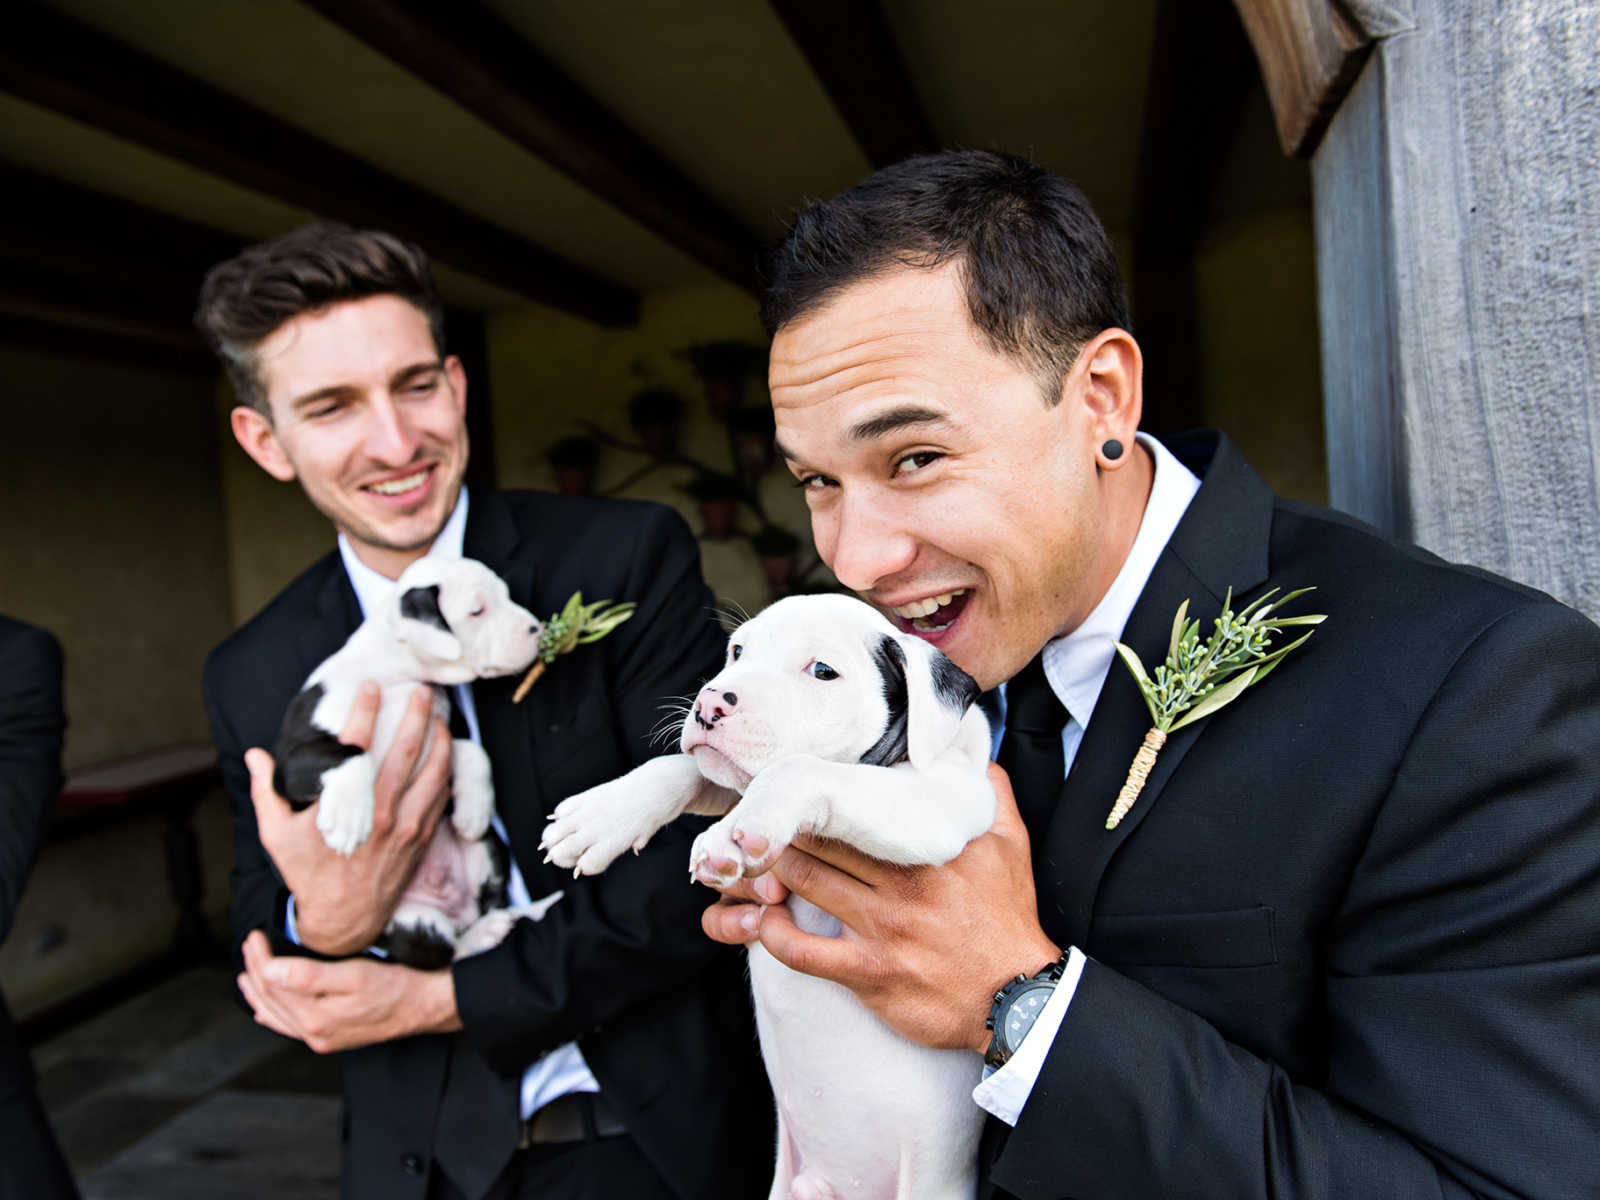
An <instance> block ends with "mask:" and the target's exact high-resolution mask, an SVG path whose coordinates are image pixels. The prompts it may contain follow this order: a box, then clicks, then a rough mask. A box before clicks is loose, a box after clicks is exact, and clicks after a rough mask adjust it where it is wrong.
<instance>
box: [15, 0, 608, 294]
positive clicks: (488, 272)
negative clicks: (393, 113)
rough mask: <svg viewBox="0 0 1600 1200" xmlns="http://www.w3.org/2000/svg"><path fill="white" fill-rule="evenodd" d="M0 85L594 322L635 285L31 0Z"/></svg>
mask: <svg viewBox="0 0 1600 1200" xmlns="http://www.w3.org/2000/svg"><path fill="white" fill-rule="evenodd" d="M6 25H7V28H6V37H5V38H4V39H0V90H4V91H6V92H9V93H10V94H12V95H14V96H17V97H19V98H20V99H23V100H26V101H28V102H30V103H32V104H37V105H40V106H42V107H45V108H49V109H52V110H54V111H55V112H58V113H61V114H63V115H65V116H69V117H72V118H74V119H76V120H79V121H83V122H85V123H87V124H90V125H93V126H95V127H96V128H99V129H102V130H104V131H106V132H108V133H111V134H115V135H116V136H118V137H122V138H126V139H128V140H130V141H133V142H137V143H138V144H140V145H142V146H145V147H147V148H148V149H151V150H154V151H156V152H158V153H160V154H164V155H167V156H168V157H171V158H175V159H178V160H179V161H181V162H185V163H189V164H190V165H192V166H196V167H199V168H201V169H202V170H205V171H209V172H211V173H213V174H216V175H220V176H222V177H223V178H225V179H229V180H231V181H233V182H234V183H238V184H242V185H244V186H245V187H249V188H252V189H254V190H256V191H258V192H262V193H264V194H266V195H269V196H273V197H276V198H277V199H279V200H283V201H286V202H288V203H290V204H294V205H298V206H300V207H303V208H308V209H310V210H312V211H313V212H316V213H319V214H321V215H323V216H325V217H329V218H333V219H336V220H342V221H348V222H350V223H352V224H356V225H367V226H377V227H381V228H384V229H388V230H391V231H392V232H394V233H397V234H400V235H401V236H404V237H407V238H410V239H412V240H414V241H417V242H419V243H421V244H423V245H425V246H426V247H427V249H428V251H429V253H430V254H432V255H433V256H435V257H436V258H438V259H439V260H441V261H443V262H448V263H450V264H451V265H452V266H455V267H458V268H460V269H461V270H463V271H467V272H469V273H471V274H474V275H477V276H480V277H481V278H483V279H486V280H488V281H490V282H493V283H497V284H499V285H501V286H503V287H507V288H510V289H511V290H513V291H515V292H518V293H520V294H521V295H524V296H527V297H528V298H530V299H533V300H537V301H540V302H541V303H545V304H549V305H552V306H554V307H556V308H561V309H564V310H566V311H567V312H571V313H574V314H577V315H579V316H582V317H586V318H587V319H589V320H592V321H595V322H598V323H599V324H602V325H628V324H632V323H634V322H636V321H637V320H638V311H639V298H638V296H637V295H636V294H635V293H633V292H632V291H630V290H628V289H627V288H624V287H621V286H619V285H618V284H615V283H612V282H611V281H609V280H606V279H603V278H601V277H600V276H598V275H596V274H594V273H593V272H591V271H589V270H587V269H585V268H583V267H581V266H578V265H577V264H575V263H572V262H570V261H568V260H566V259H564V258H561V257H559V256H557V255H555V254H553V253H551V252H550V251H548V250H545V249H542V248H541V247H538V246H535V245H533V244H532V243H531V242H529V241H527V240H526V239H525V238H522V237H520V236H518V235H516V234H513V233H509V232H507V231H505V230H503V229H500V228H499V227H497V226H495V225H492V224H490V223H489V222H487V221H484V220H482V219H480V218H478V217H475V216H473V215H471V214H469V213H467V212H465V211H463V210H461V209H459V208H457V207H456V206H455V205H453V204H450V203H449V202H447V201H445V200H442V199H440V198H439V197H437V196H435V195H433V194H431V193H429V192H425V191H423V190H422V189H421V188H418V187H416V186H415V185H413V184H411V183H408V182H406V181H405V180H402V179H399V178H396V177H395V176H392V175H390V174H388V173H387V172H384V171H381V170H379V169H378V168H376V167H373V166H371V165H370V164H368V163H366V162H364V161H363V160H361V159H359V158H356V157H355V156H353V155H351V154H348V153H346V152H345V151H343V150H340V149H338V148H337V147H334V146H332V145H330V144H328V143H327V142H324V141H322V140H320V139H318V138H316V137H313V136H312V135H310V134H308V133H305V132H303V131H302V130H300V129H298V128H296V127H295V126H292V125H290V124H288V123H287V122H284V121H281V120H279V119H278V118H276V117H273V116H271V115H269V114H267V113H264V112H261V111H260V110H258V109H255V108H252V107H250V106H249V105H247V104H245V103H243V102H242V101H240V100H238V99H236V98H234V97H233V96H230V95H228V94H227V93H225V92H221V91H218V90H217V89H215V88H213V87H211V86H209V85H207V84H204V83H201V82H199V81H198V80H195V79H193V78H191V77H189V76H187V75H184V74H182V73H181V72H179V71H176V70H174V69H173V68H171V67H168V66H166V65H165V64H163V63H160V62H158V61H156V60H155V59H152V58H149V57H146V56H145V55H143V54H140V53H138V52H137V51H134V50H132V49H130V48H128V47H127V46H125V45H123V44H122V43H120V42H117V41H115V40H113V39H111V38H109V37H107V36H105V35H104V34H102V33H99V32H97V31H96V30H94V29H91V28H89V27H88V26H86V25H82V24H80V23H78V22H76V21H73V20H71V19H70V18H68V17H66V16H64V15H62V14H60V13H58V12H55V11H52V10H49V9H46V8H43V7H41V6H39V5H37V4H33V3H26V4H18V5H13V6H12V7H11V8H9V9H8V11H7V14H6Z"/></svg>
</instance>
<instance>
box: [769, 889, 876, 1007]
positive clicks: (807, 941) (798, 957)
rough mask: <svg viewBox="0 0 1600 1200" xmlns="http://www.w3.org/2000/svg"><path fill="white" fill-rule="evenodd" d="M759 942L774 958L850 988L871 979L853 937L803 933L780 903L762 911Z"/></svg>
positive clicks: (808, 973) (793, 968)
mask: <svg viewBox="0 0 1600 1200" xmlns="http://www.w3.org/2000/svg"><path fill="white" fill-rule="evenodd" d="M858 886H859V885H858ZM795 890H796V891H798V890H799V889H798V888H797V889H795ZM836 915H837V914H836ZM761 944H762V945H763V946H764V947H766V949H767V952H768V953H769V954H771V955H772V957H773V958H775V959H777V960H778V961H779V962H781V963H782V964H783V965H784V966H786V967H788V968H790V969H791V970H795V971H799V972H800V973H801V974H803V975H815V976H817V977H818V978H819V979H831V980H832V981H833V982H834V983H840V984H843V985H844V986H846V987H849V988H860V987H862V986H864V985H866V984H867V983H869V982H870V981H871V979H872V972H871V962H870V960H869V959H868V957H867V955H866V953H865V952H864V951H863V950H862V949H861V946H860V943H859V942H857V941H856V939H855V938H853V937H850V936H848V935H847V936H844V937H823V936H822V935H820V934H815V933H806V932H805V931H804V930H803V929H801V928H800V927H799V926H798V925H796V924H795V923H794V917H793V916H792V915H791V914H790V912H789V910H788V909H787V908H785V907H783V906H782V905H779V906H777V907H775V908H769V909H767V910H766V911H765V912H764V913H762V914H761Z"/></svg>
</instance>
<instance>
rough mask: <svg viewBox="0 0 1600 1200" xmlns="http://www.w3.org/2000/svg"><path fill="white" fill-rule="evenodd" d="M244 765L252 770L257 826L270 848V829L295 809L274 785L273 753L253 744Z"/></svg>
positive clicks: (246, 752) (247, 752) (252, 791)
mask: <svg viewBox="0 0 1600 1200" xmlns="http://www.w3.org/2000/svg"><path fill="white" fill-rule="evenodd" d="M244 766H245V770H247V771H249V772H250V803H251V804H253V805H254V806H255V810H256V828H257V829H258V830H260V833H261V843H262V845H264V846H266V847H267V848H268V849H269V850H270V849H271V847H272V844H273V841H272V836H271V833H270V831H271V830H272V829H275V828H277V827H278V826H279V825H281V824H282V823H283V821H284V820H285V819H286V818H287V817H288V816H290V814H291V813H292V812H293V810H292V809H291V808H290V807H289V802H288V801H287V800H285V799H284V798H283V797H282V796H280V795H278V793H277V791H276V790H275V789H274V788H273V786H272V774H273V771H274V769H275V764H274V763H273V761H272V755H270V754H268V753H267V752H266V751H265V750H259V749H257V748H255V747H253V746H252V747H251V748H250V749H249V750H246V751H245V752H244Z"/></svg>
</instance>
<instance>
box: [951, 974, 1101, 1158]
mask: <svg viewBox="0 0 1600 1200" xmlns="http://www.w3.org/2000/svg"><path fill="white" fill-rule="evenodd" d="M1087 961H1088V960H1087V959H1086V958H1085V957H1084V954H1083V951H1082V950H1079V949H1078V948H1077V947H1076V946H1073V947H1071V948H1070V949H1069V950H1068V952H1067V968H1066V970H1065V971H1063V972H1062V973H1061V979H1060V981H1059V982H1057V984H1056V986H1055V990H1054V991H1052V992H1051V993H1050V999H1048V1000H1047V1001H1045V1005H1044V1008H1043V1009H1041V1010H1040V1012H1039V1019H1038V1020H1036V1021H1035V1022H1034V1023H1033V1028H1032V1029H1030V1030H1028V1035H1027V1036H1026V1037H1024V1038H1023V1039H1022V1045H1020V1046H1018V1047H1017V1052H1016V1053H1015V1054H1013V1055H1012V1056H1011V1058H1010V1059H1009V1060H1007V1062H1006V1065H1005V1066H1003V1067H1001V1068H1000V1069H999V1070H991V1069H987V1068H986V1069H985V1070H984V1073H983V1081H982V1082H981V1083H979V1084H978V1086H977V1087H975V1088H973V1089H972V1098H973V1099H974V1100H976V1101H977V1102H978V1106H979V1107H980V1108H983V1109H985V1110H986V1111H988V1112H989V1113H990V1114H991V1115H992V1116H994V1117H997V1118H998V1119H999V1120H1002V1121H1004V1122H1005V1123H1006V1124H1007V1125H1012V1126H1015V1125H1016V1123H1017V1118H1018V1117H1020V1116H1021V1115H1022V1107H1023V1105H1025V1104H1027V1103H1028V1097H1029V1096H1030V1095H1032V1094H1033V1085H1034V1083H1035V1082H1036V1081H1037V1080H1038V1078H1039V1072H1040V1071H1041V1070H1043V1069H1044V1060H1045V1059H1046V1058H1047V1057H1049V1054H1050V1047H1051V1046H1052V1045H1054V1044H1055V1040H1056V1031H1057V1030H1059V1029H1060V1028H1061V1020H1062V1018H1063V1017H1065V1016H1066V1015H1067V1006H1068V1005H1069V1004H1071V1003H1072V996H1073V993H1074V992H1076V991H1077V990H1078V980H1079V979H1080V978H1081V977H1082V976H1083V964H1084V963H1085V962H1087Z"/></svg>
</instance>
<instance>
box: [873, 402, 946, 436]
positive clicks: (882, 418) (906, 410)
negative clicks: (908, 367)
mask: <svg viewBox="0 0 1600 1200" xmlns="http://www.w3.org/2000/svg"><path fill="white" fill-rule="evenodd" d="M949 419H950V418H949V417H948V415H947V414H945V413H942V412H940V411H939V410H938V409H936V408H924V407H923V406H921V405H920V404H903V405H901V406H900V407H899V408H891V409H889V410H888V411H887V412H881V413H879V414H878V415H877V416H875V417H868V418H867V419H866V420H865V421H862V422H860V423H859V424H857V425H852V426H851V427H850V433H849V435H848V436H849V438H850V440H851V441H852V442H870V441H872V439H873V438H880V437H882V436H883V435H884V434H886V433H894V432H895V431H896V430H900V429H904V428H905V427H906V426H908V425H934V424H938V423H940V422H944V421H948V420H949Z"/></svg>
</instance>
